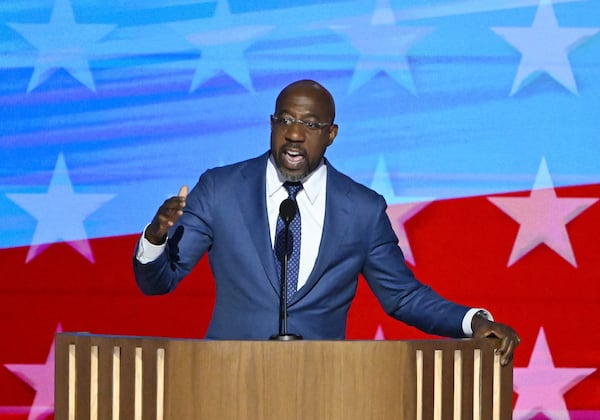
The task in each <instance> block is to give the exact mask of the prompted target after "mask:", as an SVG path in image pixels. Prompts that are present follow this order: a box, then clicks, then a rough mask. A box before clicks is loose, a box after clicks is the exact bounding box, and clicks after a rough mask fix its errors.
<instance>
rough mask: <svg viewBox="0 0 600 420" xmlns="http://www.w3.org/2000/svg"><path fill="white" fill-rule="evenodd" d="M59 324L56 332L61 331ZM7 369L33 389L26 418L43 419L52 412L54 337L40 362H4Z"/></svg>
mask: <svg viewBox="0 0 600 420" xmlns="http://www.w3.org/2000/svg"><path fill="white" fill-rule="evenodd" d="M61 331H62V328H61V326H60V324H58V326H57V327H56V332H57V333H58V332H61ZM4 366H5V367H6V368H7V369H8V370H10V371H11V372H12V373H14V374H15V375H17V376H18V377H19V379H21V380H22V381H23V382H25V383H27V385H29V386H30V387H32V388H33V389H35V398H34V399H33V403H32V404H31V409H30V410H29V416H28V417H27V420H37V419H45V418H47V417H48V416H50V415H52V414H53V413H54V339H53V340H52V344H51V345H50V351H49V352H48V356H47V357H46V363H42V364H5V365H4Z"/></svg>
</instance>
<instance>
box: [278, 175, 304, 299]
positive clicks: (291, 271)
mask: <svg viewBox="0 0 600 420" xmlns="http://www.w3.org/2000/svg"><path fill="white" fill-rule="evenodd" d="M283 186H284V187H285V188H286V190H287V191H288V194H289V198H290V199H292V200H294V201H296V194H297V193H298V191H300V190H301V189H302V184H301V183H300V182H285V183H284V184H283ZM284 255H285V222H284V221H283V219H282V218H281V216H279V217H278V218H277V230H276V234H275V257H276V258H277V263H278V264H277V272H278V274H279V278H280V279H281V281H283V280H284V278H283V264H284V260H283V257H284ZM299 269H300V211H297V212H296V215H295V216H294V218H293V219H292V221H291V222H290V228H289V237H288V271H287V297H286V299H287V302H289V301H290V300H292V297H293V296H294V293H296V289H297V288H298V271H299Z"/></svg>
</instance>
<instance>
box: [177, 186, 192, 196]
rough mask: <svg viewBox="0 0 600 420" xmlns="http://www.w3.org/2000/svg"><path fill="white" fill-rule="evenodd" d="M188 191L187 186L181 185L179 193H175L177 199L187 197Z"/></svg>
mask: <svg viewBox="0 0 600 420" xmlns="http://www.w3.org/2000/svg"><path fill="white" fill-rule="evenodd" d="M188 190H189V188H188V186H187V185H183V186H182V187H181V188H180V189H179V192H178V193H177V195H178V196H179V197H182V198H186V197H187V195H188Z"/></svg>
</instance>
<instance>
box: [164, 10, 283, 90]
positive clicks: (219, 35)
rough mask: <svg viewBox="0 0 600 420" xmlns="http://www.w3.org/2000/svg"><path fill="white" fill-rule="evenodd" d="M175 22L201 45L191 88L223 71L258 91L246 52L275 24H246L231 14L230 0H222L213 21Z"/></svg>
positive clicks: (243, 84) (183, 31) (184, 32)
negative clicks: (253, 83)
mask: <svg viewBox="0 0 600 420" xmlns="http://www.w3.org/2000/svg"><path fill="white" fill-rule="evenodd" d="M172 26H173V27H174V29H175V30H176V31H177V32H179V33H181V34H183V36H185V38H186V39H187V40H188V41H189V42H190V43H191V44H193V45H196V46H198V47H200V52H201V57H200V59H199V60H198V64H197V66H196V71H195V73H194V78H193V80H192V83H191V86H190V90H189V91H190V92H193V91H194V90H196V89H197V88H198V86H200V85H201V84H202V83H204V82H205V81H207V80H209V79H210V78H212V77H214V76H215V75H217V74H218V73H219V72H220V71H223V72H224V73H226V74H227V75H229V76H230V77H231V78H233V79H234V80H235V81H237V82H238V83H239V84H241V85H242V86H244V87H245V88H246V89H247V90H249V91H251V92H253V91H254V88H253V86H252V79H251V77H250V72H249V70H248V64H247V62H246V58H245V56H244V53H245V51H246V49H247V48H248V47H249V46H250V45H251V44H252V43H253V42H254V40H255V39H256V38H258V37H260V36H262V35H264V34H266V33H267V32H270V31H271V30H273V28H274V26H271V25H247V24H245V22H244V21H242V20H241V19H236V18H235V16H234V15H232V14H231V12H230V11H229V5H228V3H227V0H219V1H218V3H217V9H216V11H215V15H214V16H213V17H212V18H211V19H210V20H209V21H206V19H203V20H201V21H189V22H183V23H177V24H173V25H172ZM199 29H202V31H199Z"/></svg>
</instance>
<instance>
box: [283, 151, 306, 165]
mask: <svg viewBox="0 0 600 420" xmlns="http://www.w3.org/2000/svg"><path fill="white" fill-rule="evenodd" d="M283 158H284V160H285V162H286V166H289V167H291V168H295V167H297V166H299V165H301V164H302V163H303V162H304V154H303V153H302V152H301V151H299V150H294V149H288V150H285V151H284V152H283Z"/></svg>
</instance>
